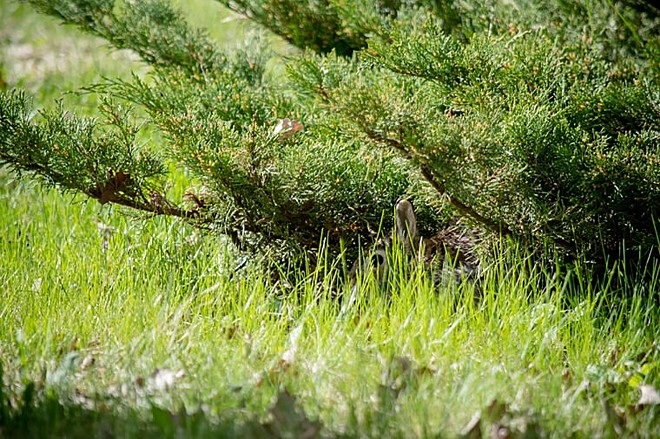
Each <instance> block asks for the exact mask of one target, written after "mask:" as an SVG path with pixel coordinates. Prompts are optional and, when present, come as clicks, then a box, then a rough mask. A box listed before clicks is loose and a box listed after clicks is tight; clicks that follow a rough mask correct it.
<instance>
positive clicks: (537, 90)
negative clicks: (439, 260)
mask: <svg viewBox="0 0 660 439" xmlns="http://www.w3.org/2000/svg"><path fill="white" fill-rule="evenodd" d="M29 3H32V4H33V5H34V7H35V8H37V9H38V10H40V11H41V12H44V13H46V14H49V15H52V16H55V17H58V18H59V19H61V20H62V21H63V22H64V23H67V24H73V25H75V26H77V27H79V28H80V29H81V30H83V31H85V32H89V33H92V34H94V35H97V36H99V37H101V38H104V39H105V40H107V42H108V43H109V44H111V45H112V46H113V47H115V48H120V49H131V50H133V51H134V52H135V53H137V54H138V55H139V56H140V57H141V59H142V60H143V61H144V62H145V63H147V64H148V65H150V67H151V70H150V73H149V74H148V75H146V76H139V75H134V77H133V78H132V79H130V80H121V79H112V78H110V79H107V80H106V81H105V82H104V83H101V84H93V85H90V84H81V86H82V85H87V86H88V87H87V88H86V90H87V91H88V92H91V93H98V94H99V95H100V96H101V97H102V99H101V101H102V106H101V108H100V110H101V114H102V117H101V118H98V119H88V118H83V117H81V116H77V115H76V114H75V109H68V108H61V107H60V108H59V110H57V111H50V112H41V113H39V114H35V113H34V112H33V109H32V107H31V104H30V99H29V98H28V97H26V96H25V94H24V93H23V92H21V91H18V90H11V91H4V92H0V164H7V165H9V166H10V167H11V168H13V169H14V170H16V171H18V172H19V173H26V174H27V175H30V176H37V177H38V178H40V179H41V180H42V181H44V182H45V183H48V184H53V185H56V186H58V187H60V188H62V189H64V190H73V191H77V192H81V193H84V194H86V195H87V196H89V197H91V198H94V199H97V200H98V201H100V202H101V203H115V204H119V205H123V206H127V207H130V208H134V209H138V210H141V211H145V212H150V213H153V214H166V215H175V216H179V217H181V218H184V219H185V220H187V221H191V222H194V223H195V224H197V225H199V226H200V227H206V228H210V229H213V230H216V231H218V232H220V233H224V234H226V235H228V236H230V237H231V238H232V240H233V241H234V242H235V243H236V244H237V245H239V246H240V247H241V248H244V249H247V250H268V251H274V252H275V253H276V254H279V255H284V254H290V253H291V252H298V251H300V250H304V251H310V252H311V253H313V252H314V251H316V249H318V247H319V243H323V245H325V246H326V248H327V249H328V250H329V251H330V252H331V253H333V254H336V253H338V252H339V251H340V249H341V248H342V247H348V248H355V244H356V243H357V242H358V241H360V240H364V241H369V240H370V239H373V236H374V233H375V232H376V231H378V230H379V228H381V229H384V230H388V229H389V228H390V227H391V223H392V218H391V217H392V215H391V211H392V206H393V205H394V203H395V201H396V200H397V198H399V197H401V196H404V195H405V196H408V197H410V198H412V199H413V200H414V201H415V203H416V208H417V210H418V211H419V216H420V224H421V226H422V228H423V229H424V228H425V229H426V230H425V231H426V232H427V233H428V232H429V231H432V230H434V229H435V230H437V229H439V228H440V227H441V226H442V225H443V223H445V222H446V221H447V220H448V218H449V217H451V216H457V215H458V216H461V217H464V218H466V219H468V220H470V221H472V222H473V223H475V224H476V225H477V226H480V227H481V228H483V229H487V230H490V231H492V232H494V233H495V234H502V235H508V236H511V237H513V238H515V239H518V240H519V241H520V242H523V243H525V244H527V245H529V246H531V247H535V246H537V245H540V244H541V243H547V242H550V243H552V244H554V245H555V246H556V247H557V248H560V249H562V251H563V252H564V253H565V254H567V255H571V256H575V255H586V256H587V257H590V258H596V259H598V258H602V257H603V256H605V255H607V254H608V253H610V254H616V253H617V252H618V251H619V249H620V246H621V244H622V243H625V244H626V245H627V246H629V247H641V248H644V249H649V248H652V247H654V246H657V231H656V228H655V227H656V226H655V223H654V219H657V217H658V214H659V212H660V142H659V140H660V89H659V88H658V79H659V73H660V69H659V68H658V67H659V66H658V62H659V60H660V34H659V32H658V25H659V24H660V15H659V14H658V10H657V9H656V8H655V7H654V6H652V5H651V4H650V3H648V4H647V3H645V2H638V1H633V0H629V1H623V2H616V3H614V2H610V1H606V0H595V1H580V0H578V1H575V2H564V1H561V0H553V1H548V2H546V1H533V0H515V1H494V2H478V1H472V0H469V1H460V2H459V1H428V0H419V1H415V0H409V1H396V0H380V1H377V2H372V1H361V0H354V1H346V0H322V1H295V2H294V1H291V0H264V1H256V0H245V1H243V0H239V1H232V0H227V1H223V2H222V3H224V4H225V5H226V6H227V7H228V8H230V9H232V10H234V11H236V12H238V13H240V14H242V15H245V16H246V17H248V18H250V19H251V20H252V21H253V22H254V23H256V24H257V25H258V26H262V27H266V28H268V29H270V31H272V32H274V33H275V34H277V35H279V36H281V37H283V38H284V39H285V40H286V41H287V42H289V43H290V44H291V45H292V46H295V47H297V49H292V52H291V53H292V55H291V56H289V57H287V58H286V59H279V60H278V62H280V63H284V65H285V67H286V69H285V70H284V72H280V70H278V69H273V68H272V67H269V66H272V59H273V54H272V53H271V52H269V49H268V48H267V46H268V45H267V44H264V42H263V41H262V40H259V39H251V40H248V41H246V43H245V44H244V45H243V46H242V48H240V49H237V50H226V49H221V48H220V46H219V45H218V44H216V43H215V42H214V41H213V40H211V39H210V37H209V36H208V35H207V33H206V32H205V31H203V30H199V29H195V28H194V27H193V26H192V25H191V24H189V23H187V22H186V20H185V19H184V16H183V15H182V13H181V12H180V11H178V10H176V9H175V8H173V7H172V6H171V5H170V4H169V3H168V2H166V1H163V0H148V1H140V2H133V1H130V0H116V1H115V0H56V1H43V0H31V1H29ZM484 3H486V4H484ZM269 63H271V64H269ZM132 107H137V108H135V109H133V108H132ZM145 130H152V131H150V132H153V133H157V132H159V133H161V136H154V138H159V139H160V140H159V142H160V143H158V142H146V143H145V142H144V141H143V140H141V139H143V138H144V137H141V133H142V132H144V131H145ZM168 163H175V164H176V165H177V166H179V167H183V168H185V170H186V171H187V173H188V174H187V175H189V176H190V190H189V191H188V193H187V195H186V197H185V198H184V199H182V200H176V199H170V198H171V197H169V196H168V194H167V193H166V189H165V188H166V186H167V184H166V183H167V181H168V173H169V172H170V171H169V169H170V168H169V167H168V166H167V164H168ZM423 231H424V230H423Z"/></svg>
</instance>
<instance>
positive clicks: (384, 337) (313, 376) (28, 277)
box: [0, 1, 660, 438]
mask: <svg viewBox="0 0 660 439" xmlns="http://www.w3.org/2000/svg"><path fill="white" fill-rule="evenodd" d="M182 3H183V2H182ZM207 3H208V2H202V1H194V2H186V6H189V5H190V7H191V9H190V10H191V18H192V19H194V20H196V21H197V22H199V23H202V25H204V26H209V27H210V28H211V29H212V34H213V35H215V36H216V37H217V38H224V39H225V40H226V38H227V35H230V34H232V33H233V32H235V31H237V29H240V28H241V23H237V22H236V21H235V20H233V21H225V20H224V18H225V17H226V16H227V15H226V12H224V11H222V10H221V9H219V8H213V9H212V10H211V11H208V10H206V9H202V7H201V5H202V4H207ZM0 8H1V9H0V13H1V14H0V25H1V29H2V31H0V44H1V45H2V47H0V62H2V65H1V66H0V72H2V78H3V81H4V82H5V83H6V84H7V86H8V87H21V88H27V89H28V90H29V91H30V92H31V93H32V94H33V95H35V96H36V99H37V104H38V105H40V106H42V107H43V106H48V105H52V104H53V103H54V100H55V99H56V98H58V97H60V94H61V93H62V92H65V91H70V90H76V88H77V87H80V86H83V85H87V84H89V83H92V82H94V81H98V80H100V79H101V77H102V76H122V75H129V74H130V72H131V70H137V71H140V69H143V67H142V66H140V64H139V63H136V61H135V58H134V57H132V56H131V55H130V54H127V53H124V52H108V51H107V50H105V49H104V45H103V43H102V42H100V41H98V40H95V39H92V38H89V37H86V36H82V35H80V34H79V33H78V32H77V31H76V30H74V29H69V28H62V27H61V26H59V25H57V24H56V23H55V22H53V21H52V20H50V19H49V18H47V17H43V16H39V15H36V14H35V13H34V12H32V11H31V10H30V9H29V7H27V6H25V5H19V4H17V3H13V2H7V1H2V2H1V3H0ZM10 29H11V30H10ZM65 102H66V103H67V104H71V105H73V106H75V107H73V108H78V109H79V110H80V111H81V112H88V113H89V114H94V108H95V104H96V102H95V100H94V98H93V96H89V95H77V94H69V95H67V97H66V101H65ZM179 174H180V175H179V177H178V179H179V180H180V181H177V182H175V183H174V186H173V188H172V190H174V191H176V190H182V188H183V187H185V184H186V182H185V175H184V174H183V172H180V173H179ZM179 186H181V187H179ZM331 264H332V261H329V262H328V265H331ZM239 265H241V264H240V260H238V256H237V255H236V254H235V253H234V252H233V250H232V249H231V247H229V246H228V245H227V243H226V242H225V241H224V240H222V239H221V238H218V237H214V236H208V235H203V234H201V233H199V232H198V231H196V230H193V229H192V228H190V227H187V226H185V225H183V224H181V223H180V222H178V221H176V220H173V219H168V218H146V219H145V218H141V217H135V216H130V215H127V214H126V212H125V211H121V210H118V209H112V208H108V207H101V206H100V205H98V204H96V203H94V202H87V201H85V200H84V199H82V198H78V197H74V196H72V195H70V194H65V195H62V194H60V193H59V192H57V191H55V190H52V189H47V188H43V187H41V186H39V185H37V184H35V183H33V182H30V181H29V180H19V179H17V177H16V176H15V175H13V174H11V173H9V172H8V171H6V170H0V372H1V374H0V375H1V376H2V380H1V381H0V438H1V437H115V436H117V437H135V436H142V437H163V436H165V437H174V436H176V437H218V436H220V437H222V436H227V437H236V436H238V437H318V436H320V437H335V436H345V437H457V436H460V435H464V437H469V438H477V437H482V436H483V437H570V436H573V437H614V436H620V435H622V436H631V437H637V436H639V437H657V436H658V435H659V434H660V405H658V402H659V401H658V399H660V395H658V394H657V391H656V389H657V388H659V387H660V308H659V303H660V300H659V299H660V268H659V267H658V264H657V261H651V262H650V268H649V272H647V273H646V276H645V278H644V280H639V279H640V278H638V277H636V276H633V275H630V274H627V273H625V270H624V269H623V268H621V267H617V266H614V267H612V270H611V271H610V273H609V274H608V275H607V276H606V278H605V279H602V280H599V281H593V279H592V278H591V275H590V274H589V270H588V269H587V268H580V267H579V266H578V267H577V268H575V269H574V270H571V271H565V270H563V269H560V268H556V269H554V270H544V269H542V268H540V267H538V266H535V265H533V264H531V263H529V258H527V257H526V256H525V255H524V254H521V253H520V252H517V251H516V249H515V248H511V246H508V245H507V244H502V249H501V250H500V251H499V255H498V256H497V257H496V258H494V260H492V261H490V262H489V264H488V269H487V273H486V279H485V280H484V284H483V297H482V298H481V300H480V301H475V300H474V292H473V288H472V286H471V285H462V286H460V287H459V286H448V287H447V288H445V289H444V290H443V291H434V290H433V288H432V287H431V285H430V284H429V281H428V279H427V278H426V277H425V276H424V275H423V273H421V272H417V271H413V273H406V272H405V271H407V270H408V269H407V268H406V267H404V268H402V269H401V272H398V273H394V275H393V276H394V282H393V286H392V287H391V288H390V291H389V293H388V294H383V292H382V291H380V290H379V288H378V287H377V286H375V285H374V284H373V282H370V280H369V279H366V280H365V282H364V285H363V286H362V288H361V289H360V295H359V297H357V298H355V300H354V301H352V300H349V294H348V291H346V294H345V295H344V300H342V301H338V300H337V299H336V298H335V293H336V292H335V291H333V286H334V284H335V282H334V278H333V277H334V276H336V275H337V273H338V272H341V270H332V269H331V267H324V266H323V264H321V267H320V268H319V269H318V270H317V271H314V272H308V273H294V274H292V278H293V279H294V282H292V284H291V285H287V286H286V288H284V287H282V286H281V285H279V284H277V283H275V282H273V281H272V280H271V278H270V276H267V275H266V274H265V273H264V272H263V271H262V270H261V269H260V268H259V264H258V263H249V264H247V266H246V267H245V268H242V269H240V270H236V269H235V268H236V267H237V266H239ZM654 392H656V393H654Z"/></svg>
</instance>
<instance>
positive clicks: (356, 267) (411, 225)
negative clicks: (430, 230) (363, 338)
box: [349, 199, 481, 292]
mask: <svg viewBox="0 0 660 439" xmlns="http://www.w3.org/2000/svg"><path fill="white" fill-rule="evenodd" d="M476 242H477V237H476V234H474V233H472V232H470V231H469V230H467V229H465V228H464V227H461V226H460V225H457V224H453V225H451V226H449V227H446V228H444V229H442V230H441V231H439V232H438V233H436V234H435V235H433V236H432V237H430V238H424V237H421V236H419V233H418V231H417V218H416V216H415V211H414V209H413V206H412V204H411V203H410V201H408V200H406V199H401V200H399V201H398V202H397V204H396V207H395V226H394V230H393V231H392V238H391V239H389V238H388V239H381V240H380V241H379V242H377V243H376V244H375V245H374V246H373V247H372V248H371V249H370V250H369V252H367V253H366V254H365V255H364V256H363V257H361V258H358V260H357V261H355V263H354V264H353V267H352V268H351V271H350V273H349V278H350V280H351V283H352V284H353V292H356V289H357V276H358V274H360V273H362V274H363V275H364V274H365V273H366V272H367V270H370V271H371V272H372V273H373V275H374V278H375V279H376V280H377V281H379V282H384V281H385V279H386V278H387V274H388V271H389V270H390V266H389V260H388V249H389V248H390V247H391V246H392V245H393V244H394V243H396V244H397V245H399V246H401V248H402V250H403V253H404V254H405V255H406V257H407V258H408V259H409V260H410V261H417V262H421V263H423V264H424V266H425V267H426V268H427V269H429V270H430V271H431V273H432V275H433V282H434V284H435V285H436V287H437V286H440V285H447V284H449V283H450V282H456V283H460V282H462V281H463V279H467V280H470V281H477V280H478V279H479V278H480V277H481V261H480V259H479V257H478V255H477V252H476Z"/></svg>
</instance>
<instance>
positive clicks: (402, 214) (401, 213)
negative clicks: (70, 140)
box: [395, 199, 418, 254]
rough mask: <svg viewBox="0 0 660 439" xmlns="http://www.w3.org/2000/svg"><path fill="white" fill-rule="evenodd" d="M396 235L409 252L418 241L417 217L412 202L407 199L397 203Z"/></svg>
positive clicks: (411, 251)
mask: <svg viewBox="0 0 660 439" xmlns="http://www.w3.org/2000/svg"><path fill="white" fill-rule="evenodd" d="M395 210H396V235H397V238H398V240H399V242H401V243H402V244H403V246H404V248H405V250H406V252H407V253H408V254H412V253H413V249H414V246H415V244H416V243H417V240H418V236H417V219H416V218H415V212H414V210H413V207H412V204H411V203H410V201H408V200H406V199H402V200H399V202H397V203H396V209H395Z"/></svg>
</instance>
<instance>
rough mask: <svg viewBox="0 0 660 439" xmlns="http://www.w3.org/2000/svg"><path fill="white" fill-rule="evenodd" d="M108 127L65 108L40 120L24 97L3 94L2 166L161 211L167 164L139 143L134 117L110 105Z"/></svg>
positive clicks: (106, 109)
mask: <svg viewBox="0 0 660 439" xmlns="http://www.w3.org/2000/svg"><path fill="white" fill-rule="evenodd" d="M101 110H102V111H103V112H104V116H105V121H104V122H105V123H104V124H103V128H101V127H100V126H99V124H98V122H97V121H96V120H93V119H83V118H78V117H76V116H74V115H73V114H71V113H69V112H67V111H65V110H64V109H62V108H60V109H59V110H58V111H51V112H46V113H43V114H41V118H42V119H43V120H42V121H40V122H36V123H35V122H34V120H33V119H34V118H35V115H34V114H33V113H32V108H31V105H30V102H29V101H28V99H27V98H26V97H25V95H24V94H22V93H13V92H10V93H5V94H2V95H0V144H1V145H2V146H3V148H2V149H1V150H0V164H8V165H9V166H10V167H11V168H13V169H14V170H16V171H18V172H19V173H20V172H25V171H27V172H31V173H33V174H35V175H37V176H39V177H41V178H42V179H43V180H44V181H45V183H47V184H51V185H57V186H59V187H61V188H63V189H65V190H75V191H79V192H82V193H84V194H86V195H88V196H89V197H92V198H96V199H98V200H99V201H100V202H101V203H102V204H105V203H108V202H112V203H117V204H122V205H125V206H129V207H133V208H137V209H141V210H146V211H150V212H152V211H153V212H155V213H170V212H168V210H167V208H166V206H165V205H160V206H158V205H157V204H158V203H161V204H162V202H161V201H159V202H156V201H154V200H155V199H161V198H162V197H161V196H160V195H158V192H157V191H158V188H159V184H158V178H157V177H160V176H162V175H163V174H164V168H163V164H162V163H161V161H160V160H159V159H158V158H157V157H155V156H154V155H153V154H150V153H149V152H148V151H146V150H145V149H144V148H141V147H140V145H138V144H137V143H136V139H135V135H136V134H137V132H138V130H139V127H137V126H135V125H134V124H132V123H131V122H130V117H129V113H128V112H126V111H122V109H121V108H120V107H113V106H112V105H111V103H110V102H105V103H104V105H103V106H102V107H101Z"/></svg>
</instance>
